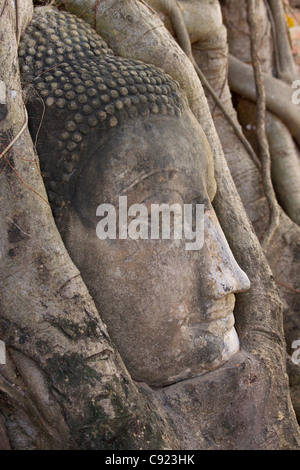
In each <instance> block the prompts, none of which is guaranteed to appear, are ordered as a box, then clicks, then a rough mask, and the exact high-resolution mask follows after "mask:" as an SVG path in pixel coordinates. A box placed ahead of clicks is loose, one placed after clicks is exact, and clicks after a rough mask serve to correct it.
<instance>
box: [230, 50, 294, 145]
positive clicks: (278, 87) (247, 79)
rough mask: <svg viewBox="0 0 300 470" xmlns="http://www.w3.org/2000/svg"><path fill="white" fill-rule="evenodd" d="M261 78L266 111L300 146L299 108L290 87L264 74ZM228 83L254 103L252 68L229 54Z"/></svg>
mask: <svg viewBox="0 0 300 470" xmlns="http://www.w3.org/2000/svg"><path fill="white" fill-rule="evenodd" d="M262 77H263V82H264V87H265V92H266V106H267V109H268V110H269V111H271V112H272V113H274V114H275V115H276V116H278V117H279V119H281V120H282V121H283V122H284V123H285V125H286V126H287V127H288V129H289V130H290V132H291V134H292V136H293V137H294V138H295V140H296V142H297V143H298V145H299V146H300V112H299V107H298V106H296V105H295V104H293V103H292V94H293V89H292V87H290V86H289V85H287V84H286V83H284V82H282V81H280V80H277V79H276V78H274V77H271V76H270V75H268V74H266V73H263V74H262ZM228 81H229V86H230V88H231V90H232V91H234V92H235V93H237V94H239V95H241V96H244V97H245V98H247V99H249V100H250V101H253V102H254V103H256V89H255V82H254V75H253V69H252V67H251V66H250V65H247V64H245V63H243V62H242V61H240V60H239V59H236V58H235V57H233V56H232V55H230V54H229V75H228Z"/></svg>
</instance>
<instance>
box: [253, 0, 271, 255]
mask: <svg viewBox="0 0 300 470" xmlns="http://www.w3.org/2000/svg"><path fill="white" fill-rule="evenodd" d="M247 21H248V25H249V31H250V46H251V59H252V65H253V70H254V78H255V88H256V97H257V99H256V103H257V114H256V127H257V139H258V146H259V153H260V159H261V176H262V182H263V186H264V191H265V195H266V198H267V201H268V205H269V209H270V222H269V227H268V229H267V230H266V233H265V235H264V238H263V240H262V246H263V248H266V246H267V245H268V243H269V242H270V240H271V238H272V236H273V234H274V232H275V230H276V229H277V227H278V225H279V207H278V203H277V200H276V196H275V192H274V188H273V184H272V179H271V157H270V150H269V144H268V139H267V135H266V125H265V118H266V95H265V88H264V84H263V77H262V70H261V65H260V57H259V52H258V51H259V44H258V35H257V25H256V18H255V1H254V0H247Z"/></svg>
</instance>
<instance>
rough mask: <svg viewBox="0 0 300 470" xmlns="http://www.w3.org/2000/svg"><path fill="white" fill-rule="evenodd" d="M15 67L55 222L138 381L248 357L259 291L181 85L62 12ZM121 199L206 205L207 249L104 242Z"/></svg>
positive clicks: (45, 19) (30, 38) (38, 19)
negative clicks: (222, 214) (221, 217)
mask: <svg viewBox="0 0 300 470" xmlns="http://www.w3.org/2000/svg"><path fill="white" fill-rule="evenodd" d="M19 55H20V66H21V72H22V82H23V83H25V84H28V83H30V84H31V85H30V87H29V88H30V90H31V93H29V95H28V98H27V107H28V114H29V123H30V128H31V132H32V135H33V138H34V140H36V139H37V137H38V139H37V148H38V152H39V157H40V161H41V166H42V169H43V174H44V178H45V184H46V187H47V189H48V194H49V200H50V201H51V202H52V207H53V211H54V214H55V216H56V222H57V224H58V227H59V228H60V229H61V231H62V234H63V239H64V241H65V243H66V246H67V248H68V250H69V252H70V254H71V256H72V258H73V260H74V262H75V264H76V265H77V266H78V268H79V269H80V271H81V273H82V276H83V279H84V280H85V282H86V284H87V286H88V288H89V290H90V292H91V294H92V295H93V298H94V300H95V302H96V305H97V307H98V309H99V312H100V314H101V317H102V319H103V320H104V321H105V322H106V324H107V326H108V329H109V333H110V335H111V337H112V339H113V340H114V342H115V343H116V346H117V348H118V350H119V352H120V353H121V355H122V358H123V360H124V362H125V364H126V365H127V367H128V369H129V371H130V372H131V374H132V376H133V378H134V379H136V380H140V381H145V382H147V383H149V384H151V385H155V386H162V385H167V384H170V383H173V382H176V381H179V380H183V379H186V378H188V377H193V376H195V375H198V374H202V373H205V372H207V371H209V370H212V369H213V368H216V367H218V366H220V365H221V364H223V363H224V362H225V361H226V360H227V359H228V358H229V357H231V356H232V355H233V354H235V353H236V352H237V350H238V348H239V342H238V338H237V335H236V332H235V329H234V326H233V325H234V317H233V308H234V293H235V292H240V291H243V290H246V289H247V288H248V287H249V280H248V278H247V276H246V275H245V273H244V272H243V271H241V269H240V268H239V266H238V265H237V263H236V261H235V260H234V258H233V255H232V253H231V251H230V248H229V246H228V244H227V242H226V239H225V236H224V234H223V232H222V229H221V227H220V226H219V224H218V221H217V219H216V216H215V213H214V210H213V208H212V205H211V202H212V200H213V197H214V194H215V191H216V185H215V180H214V170H213V161H212V155H211V151H210V148H209V145H208V143H207V141H206V138H205V136H204V134H203V132H202V130H201V128H200V126H199V124H198V122H197V121H196V120H195V118H194V117H193V115H192V114H191V112H190V111H189V109H188V106H187V101H186V97H185V96H184V94H183V92H182V91H181V90H180V88H179V87H178V84H177V83H176V82H174V80H172V79H171V77H169V76H167V75H165V74H164V72H163V71H162V70H160V69H156V68H155V67H153V66H151V65H147V64H143V63H141V62H138V61H131V60H128V59H122V58H120V57H116V56H114V54H113V53H112V51H110V50H109V49H108V48H107V45H106V44H105V43H104V42H103V41H102V40H101V38H100V37H99V36H97V34H96V33H95V32H94V31H93V30H92V29H91V28H90V27H89V26H88V25H85V24H84V23H83V22H82V21H81V20H78V19H76V18H75V17H73V16H72V15H69V14H68V13H64V12H60V13H58V12H57V11H56V10H55V9H52V8H46V9H37V11H36V12H35V15H34V19H33V21H32V23H31V25H30V26H29V28H28V29H27V31H26V33H25V34H24V36H23V40H22V43H21V45H20V51H19ZM32 89H35V91H32ZM41 99H42V100H45V101H44V105H45V109H44V108H43V106H42V105H41ZM40 124H41V125H40ZM120 196H127V198H128V205H129V206H130V205H132V204H140V203H143V204H144V205H146V206H148V207H149V206H150V205H151V204H163V203H165V204H168V205H170V206H171V205H172V204H174V203H177V204H180V205H181V206H183V205H184V204H204V205H205V210H206V212H205V232H204V236H205V240H204V246H203V248H202V249H201V250H199V251H197V250H196V251H187V250H186V242H187V241H186V240H185V239H184V238H183V239H182V240H180V241H178V240H175V241H174V240H173V241H172V240H142V239H138V240H130V239H129V240H120V239H116V240H109V239H107V240H99V238H98V237H97V235H96V227H97V224H98V222H99V218H98V217H96V210H97V208H98V206H99V205H100V204H103V203H106V204H112V205H113V206H115V207H118V202H119V197H120Z"/></svg>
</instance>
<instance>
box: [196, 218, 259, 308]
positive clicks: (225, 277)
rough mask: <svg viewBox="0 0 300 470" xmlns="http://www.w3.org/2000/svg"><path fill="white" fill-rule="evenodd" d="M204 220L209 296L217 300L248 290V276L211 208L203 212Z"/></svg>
mask: <svg viewBox="0 0 300 470" xmlns="http://www.w3.org/2000/svg"><path fill="white" fill-rule="evenodd" d="M204 220H205V221H204V245H205V249H206V250H208V258H209V259H210V281H211V282H210V289H209V290H210V297H212V298H214V299H216V300H217V299H220V298H222V297H224V296H225V295H228V294H230V293H237V292H244V291H246V290H248V289H249V288H250V281H249V278H248V276H247V274H246V273H245V272H244V271H243V270H242V269H241V268H240V266H239V265H238V263H237V261H236V260H235V258H234V256H233V253H232V251H231V249H230V246H229V245H228V242H227V240H226V237H225V235H224V232H223V230H222V228H221V226H220V224H219V222H218V219H217V217H216V214H215V212H214V210H213V209H212V210H209V211H207V212H206V213H205V216H204Z"/></svg>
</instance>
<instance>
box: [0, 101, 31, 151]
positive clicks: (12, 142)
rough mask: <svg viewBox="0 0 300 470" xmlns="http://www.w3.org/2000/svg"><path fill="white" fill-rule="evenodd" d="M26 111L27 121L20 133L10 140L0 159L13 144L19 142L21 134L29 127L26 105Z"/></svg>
mask: <svg viewBox="0 0 300 470" xmlns="http://www.w3.org/2000/svg"><path fill="white" fill-rule="evenodd" d="M24 111H25V122H24V124H23V126H22V128H21V130H20V131H19V132H18V134H17V135H16V137H15V138H14V139H13V140H12V141H11V142H10V144H9V145H8V146H7V147H6V148H5V150H3V152H2V153H1V155H0V160H1V158H2V157H4V155H5V154H6V153H7V152H8V151H9V150H10V149H11V148H12V146H13V145H14V144H15V143H16V142H17V140H18V139H19V138H20V137H21V135H22V134H23V132H24V131H25V129H26V128H27V125H28V114H27V110H26V108H25V106H24Z"/></svg>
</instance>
